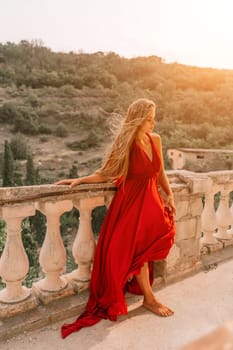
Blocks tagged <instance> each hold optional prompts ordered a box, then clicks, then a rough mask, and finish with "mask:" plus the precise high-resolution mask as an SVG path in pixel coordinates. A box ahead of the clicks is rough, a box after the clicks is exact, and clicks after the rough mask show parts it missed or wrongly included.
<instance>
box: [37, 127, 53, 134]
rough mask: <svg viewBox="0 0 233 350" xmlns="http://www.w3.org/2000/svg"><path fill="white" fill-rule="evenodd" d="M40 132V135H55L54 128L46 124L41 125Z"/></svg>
mask: <svg viewBox="0 0 233 350" xmlns="http://www.w3.org/2000/svg"><path fill="white" fill-rule="evenodd" d="M38 131H39V133H40V134H46V135H51V134H52V133H53V131H52V128H51V127H50V126H48V125H46V124H41V125H39V128H38Z"/></svg>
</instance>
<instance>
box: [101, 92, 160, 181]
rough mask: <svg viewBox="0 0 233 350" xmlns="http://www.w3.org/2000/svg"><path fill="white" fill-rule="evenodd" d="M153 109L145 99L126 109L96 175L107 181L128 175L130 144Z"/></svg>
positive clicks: (153, 105) (149, 101) (151, 104)
mask: <svg viewBox="0 0 233 350" xmlns="http://www.w3.org/2000/svg"><path fill="white" fill-rule="evenodd" d="M154 109H155V103H154V102H153V101H151V100H148V99H146V98H140V99H138V100H136V101H134V102H133V103H132V104H131V105H130V106H129V108H128V111H127V113H126V116H125V118H123V119H122V121H121V122H119V121H118V129H117V130H116V131H115V133H114V138H113V143H112V145H111V147H110V149H109V152H108V154H107V156H106V158H105V160H104V162H103V164H102V166H101V168H100V169H98V170H97V171H96V173H98V174H100V175H103V176H106V177H107V178H108V179H109V180H116V179H117V178H122V179H123V182H124V181H125V178H126V176H127V173H128V168H129V157H130V150H131V146H132V143H133V141H134V139H135V136H136V133H137V131H138V129H139V127H140V125H141V124H142V123H143V122H144V120H145V119H147V117H148V116H149V115H150V113H151V111H153V110H154Z"/></svg>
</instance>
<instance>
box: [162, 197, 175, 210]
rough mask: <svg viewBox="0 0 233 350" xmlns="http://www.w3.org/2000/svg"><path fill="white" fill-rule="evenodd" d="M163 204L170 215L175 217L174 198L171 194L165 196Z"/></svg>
mask: <svg viewBox="0 0 233 350" xmlns="http://www.w3.org/2000/svg"><path fill="white" fill-rule="evenodd" d="M164 204H165V206H166V207H168V209H169V210H170V211H171V214H172V215H176V207H175V203H174V198H173V195H172V194H169V195H167V198H166V200H165V203H164Z"/></svg>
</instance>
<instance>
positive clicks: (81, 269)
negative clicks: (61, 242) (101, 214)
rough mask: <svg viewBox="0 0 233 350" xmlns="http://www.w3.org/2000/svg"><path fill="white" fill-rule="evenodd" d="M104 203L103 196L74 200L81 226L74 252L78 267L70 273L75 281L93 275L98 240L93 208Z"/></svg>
mask: <svg viewBox="0 0 233 350" xmlns="http://www.w3.org/2000/svg"><path fill="white" fill-rule="evenodd" d="M103 204H104V198H103V197H93V198H84V199H80V200H74V206H75V207H76V208H77V209H78V210H79V214H80V217H79V228H78V231H77V235H76V237H75V240H74V244H73V248H72V253H73V256H74V258H75V262H76V263H77V264H78V268H77V269H76V270H74V271H73V272H71V273H70V274H69V278H72V279H73V280H75V281H81V282H88V281H89V280H90V275H91V264H92V262H93V258H94V254H95V248H96V242H95V239H94V234H93V231H92V226H91V217H92V210H93V209H94V208H95V207H98V206H101V205H103Z"/></svg>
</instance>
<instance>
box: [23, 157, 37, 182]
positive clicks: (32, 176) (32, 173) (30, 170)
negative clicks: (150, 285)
mask: <svg viewBox="0 0 233 350" xmlns="http://www.w3.org/2000/svg"><path fill="white" fill-rule="evenodd" d="M39 182H40V175H39V169H38V168H37V169H36V168H35V166H34V161H33V157H32V155H31V154H29V155H28V157H27V165H26V180H25V184H26V185H36V184H38V183H39Z"/></svg>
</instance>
